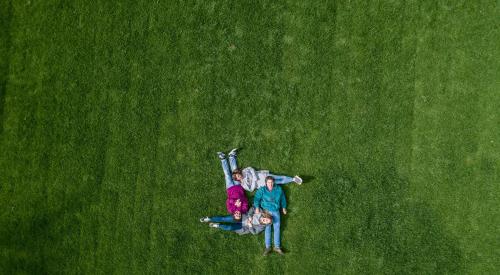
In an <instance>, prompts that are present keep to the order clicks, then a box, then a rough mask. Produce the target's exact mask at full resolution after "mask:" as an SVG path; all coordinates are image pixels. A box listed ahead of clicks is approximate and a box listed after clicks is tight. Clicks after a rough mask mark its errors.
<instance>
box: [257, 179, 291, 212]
mask: <svg viewBox="0 0 500 275" xmlns="http://www.w3.org/2000/svg"><path fill="white" fill-rule="evenodd" d="M253 206H254V207H255V208H263V209H266V210H269V211H279V209H280V207H281V208H286V198H285V192H283V189H281V187H280V186H278V185H274V186H273V190H272V191H269V190H268V189H267V187H266V186H262V187H261V188H259V189H258V190H257V192H255V197H254V199H253Z"/></svg>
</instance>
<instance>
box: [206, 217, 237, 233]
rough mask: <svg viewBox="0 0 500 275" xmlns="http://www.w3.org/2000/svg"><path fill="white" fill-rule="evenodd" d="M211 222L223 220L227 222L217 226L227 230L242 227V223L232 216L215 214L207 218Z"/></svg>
mask: <svg viewBox="0 0 500 275" xmlns="http://www.w3.org/2000/svg"><path fill="white" fill-rule="evenodd" d="M209 220H210V221H211V222H216V223H221V222H225V223H227V224H222V223H221V224H219V225H218V227H217V228H220V229H222V230H227V231H236V230H240V229H241V228H242V223H241V221H239V222H237V221H235V220H234V219H233V216H231V215H229V216H216V217H211V218H209Z"/></svg>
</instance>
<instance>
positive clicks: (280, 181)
mask: <svg viewBox="0 0 500 275" xmlns="http://www.w3.org/2000/svg"><path fill="white" fill-rule="evenodd" d="M269 176H272V177H273V178H274V183H276V184H287V183H290V182H293V178H292V177H289V176H281V175H273V174H269Z"/></svg>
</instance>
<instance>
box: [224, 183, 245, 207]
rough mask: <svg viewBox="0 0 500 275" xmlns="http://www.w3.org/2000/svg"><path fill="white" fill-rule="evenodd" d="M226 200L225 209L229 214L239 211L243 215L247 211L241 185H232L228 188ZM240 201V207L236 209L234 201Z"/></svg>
mask: <svg viewBox="0 0 500 275" xmlns="http://www.w3.org/2000/svg"><path fill="white" fill-rule="evenodd" d="M226 191H227V200H226V207H227V211H229V213H234V212H236V211H240V212H241V214H244V213H246V212H247V211H248V200H247V197H246V195H245V190H244V189H243V187H241V185H234V186H231V187H229V188H228V189H227V190H226ZM238 199H239V200H240V201H241V205H240V207H237V206H236V205H235V204H234V203H235V202H236V200H238Z"/></svg>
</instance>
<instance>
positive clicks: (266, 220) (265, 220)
mask: <svg viewBox="0 0 500 275" xmlns="http://www.w3.org/2000/svg"><path fill="white" fill-rule="evenodd" d="M259 222H260V224H271V223H272V222H273V216H271V214H269V213H267V212H263V213H262V216H260V219H259Z"/></svg>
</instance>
